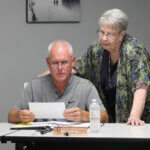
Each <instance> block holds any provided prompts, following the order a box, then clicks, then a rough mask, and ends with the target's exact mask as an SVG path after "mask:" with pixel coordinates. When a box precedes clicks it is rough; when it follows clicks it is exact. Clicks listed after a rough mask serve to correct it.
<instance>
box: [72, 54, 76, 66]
mask: <svg viewBox="0 0 150 150" xmlns="http://www.w3.org/2000/svg"><path fill="white" fill-rule="evenodd" d="M75 62H76V57H75V56H72V67H74V66H75Z"/></svg>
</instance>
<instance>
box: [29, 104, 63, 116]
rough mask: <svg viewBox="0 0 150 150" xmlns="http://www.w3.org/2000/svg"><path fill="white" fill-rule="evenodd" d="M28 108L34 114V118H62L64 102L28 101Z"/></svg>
mask: <svg viewBox="0 0 150 150" xmlns="http://www.w3.org/2000/svg"><path fill="white" fill-rule="evenodd" d="M29 109H30V111H31V112H33V114H34V115H35V118H40V119H50V118H56V119H64V116H63V113H64V110H65V103H64V102H50V103H39V102H29Z"/></svg>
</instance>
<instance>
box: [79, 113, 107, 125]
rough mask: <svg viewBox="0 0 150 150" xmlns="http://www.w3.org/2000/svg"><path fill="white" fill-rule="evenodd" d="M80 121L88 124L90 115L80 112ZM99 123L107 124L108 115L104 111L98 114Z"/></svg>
mask: <svg viewBox="0 0 150 150" xmlns="http://www.w3.org/2000/svg"><path fill="white" fill-rule="evenodd" d="M82 121H84V122H89V121H90V113H89V112H87V111H82ZM100 122H101V123H107V122H108V115H107V112H106V111H101V112H100Z"/></svg>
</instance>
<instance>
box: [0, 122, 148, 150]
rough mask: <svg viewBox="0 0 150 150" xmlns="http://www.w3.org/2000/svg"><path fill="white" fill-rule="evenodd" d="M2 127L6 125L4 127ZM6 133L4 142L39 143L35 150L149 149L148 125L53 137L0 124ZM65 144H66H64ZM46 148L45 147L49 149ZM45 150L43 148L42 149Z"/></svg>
mask: <svg viewBox="0 0 150 150" xmlns="http://www.w3.org/2000/svg"><path fill="white" fill-rule="evenodd" d="M4 125H6V126H5V127H4ZM0 126H2V128H3V129H4V131H8V133H7V132H3V131H1V132H0V133H6V135H3V138H4V139H5V141H11V142H15V143H21V142H27V143H39V142H40V145H42V146H41V147H40V146H38V147H36V150H38V148H39V149H43V147H44V145H49V146H52V147H53V146H54V147H55V148H56V149H59V148H61V149H63V148H65V149H67V148H68V149H69V148H70V146H71V147H74V148H78V149H79V147H80V146H83V147H85V148H90V147H91V148H93V146H99V147H101V148H105V149H110V148H113V147H114V148H116V149H120V148H127V149H128V148H130V147H131V146H134V145H135V146H136V147H137V146H138V148H143V147H144V148H145V149H146V148H148V149H149V148H150V124H146V125H145V126H128V125H126V124H118V123H107V124H104V125H103V126H102V127H101V131H100V132H98V133H96V134H92V135H91V134H88V135H87V136H53V132H50V133H46V134H44V135H43V134H41V133H40V132H38V131H35V130H18V131H14V132H10V130H9V127H10V124H5V123H4V124H0ZM66 143H67V144H66ZM49 146H46V147H49ZM66 146H67V147H66ZM44 150H45V147H44Z"/></svg>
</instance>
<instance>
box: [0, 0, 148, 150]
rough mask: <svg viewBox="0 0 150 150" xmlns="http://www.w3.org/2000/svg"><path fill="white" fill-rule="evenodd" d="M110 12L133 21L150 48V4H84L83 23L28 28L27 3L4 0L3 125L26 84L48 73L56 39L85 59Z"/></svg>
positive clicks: (0, 2) (0, 18)
mask: <svg viewBox="0 0 150 150" xmlns="http://www.w3.org/2000/svg"><path fill="white" fill-rule="evenodd" d="M110 8H119V9H122V10H123V11H124V12H125V13H127V15H128V17H129V26H128V33H130V34H131V35H133V36H135V37H136V38H137V39H139V40H141V41H143V42H144V43H145V45H146V46H147V48H150V42H149V41H150V39H149V37H150V29H149V26H150V16H149V14H150V1H149V0H81V22H80V23H63V24H61V23H60V24H55V23H53V24H50V23H49V24H27V23H26V22H25V0H0V122H6V121H7V115H8V111H9V110H10V109H11V108H12V107H13V105H14V103H16V101H17V100H18V97H19V96H20V93H21V91H22V89H23V82H25V81H30V80H31V79H32V78H33V77H35V76H36V75H38V74H39V73H41V72H43V71H45V70H46V69H47V66H46V63H45V57H46V54H47V46H48V44H49V43H50V42H51V41H53V40H56V39H65V40H68V41H69V42H71V43H72V45H73V48H74V51H75V52H74V53H75V55H76V56H77V57H79V56H81V55H82V54H83V53H84V51H85V50H86V48H87V47H88V45H89V44H91V42H92V41H94V40H95V39H97V35H96V30H97V28H98V24H97V20H98V18H99V16H100V14H101V13H102V12H103V11H104V10H107V9H110ZM0 149H2V150H5V149H6V150H8V149H11V150H13V149H14V144H11V143H8V144H7V145H6V144H0Z"/></svg>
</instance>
